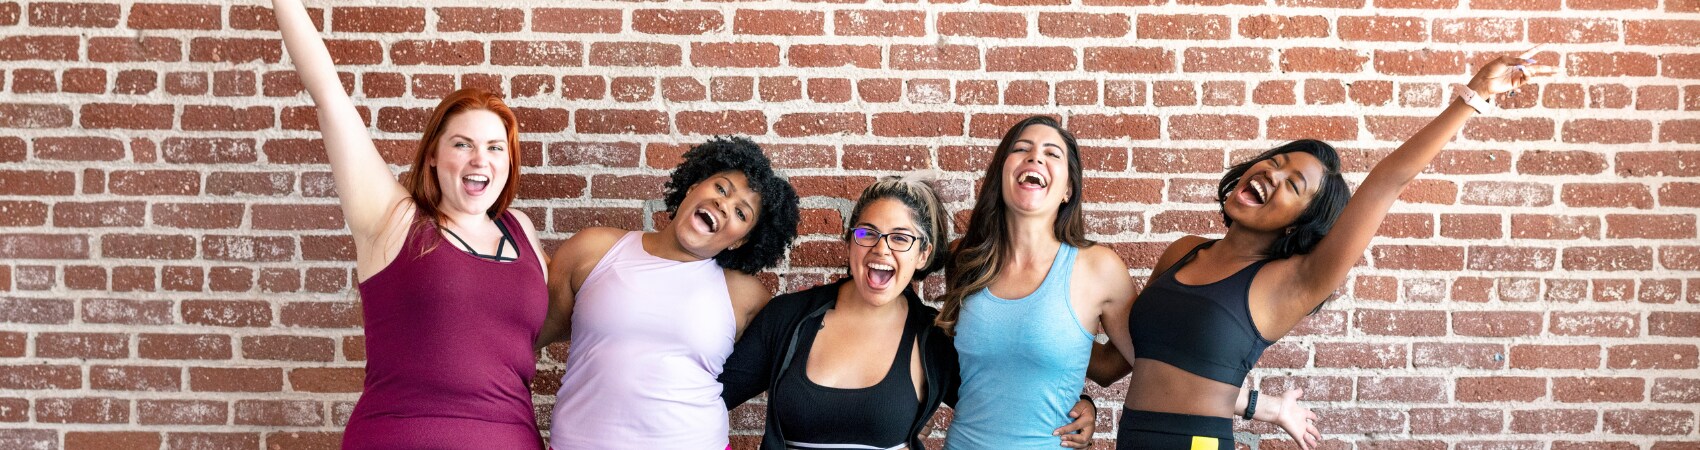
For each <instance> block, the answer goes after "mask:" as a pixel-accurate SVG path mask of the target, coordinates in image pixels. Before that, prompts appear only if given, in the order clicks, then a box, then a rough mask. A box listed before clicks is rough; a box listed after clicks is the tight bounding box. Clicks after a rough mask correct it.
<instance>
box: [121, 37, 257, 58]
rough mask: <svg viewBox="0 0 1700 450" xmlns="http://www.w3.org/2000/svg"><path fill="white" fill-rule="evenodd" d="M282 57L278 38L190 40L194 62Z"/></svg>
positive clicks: (208, 38)
mask: <svg viewBox="0 0 1700 450" xmlns="http://www.w3.org/2000/svg"><path fill="white" fill-rule="evenodd" d="M91 47H92V45H91ZM282 59H283V44H282V42H279V41H278V40H277V39H242V38H210V37H200V38H195V39H194V40H191V41H189V61H192V62H214V63H216V62H229V63H245V62H250V61H254V60H259V61H263V62H267V63H273V64H275V63H277V62H279V61H281V60H282Z"/></svg>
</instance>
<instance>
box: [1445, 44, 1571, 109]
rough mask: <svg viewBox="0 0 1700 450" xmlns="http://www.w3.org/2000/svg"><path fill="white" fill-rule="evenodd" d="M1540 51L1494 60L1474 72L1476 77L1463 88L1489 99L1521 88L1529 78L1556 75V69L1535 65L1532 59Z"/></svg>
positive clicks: (1537, 49)
mask: <svg viewBox="0 0 1700 450" xmlns="http://www.w3.org/2000/svg"><path fill="white" fill-rule="evenodd" d="M1540 49H1541V48H1540V47H1539V46H1536V47H1535V48H1531V49H1529V50H1528V51H1525V52H1523V54H1521V55H1517V56H1505V57H1501V58H1499V59H1495V60H1493V62H1489V63H1488V64H1487V65H1486V66H1482V70H1479V71H1476V76H1475V77H1472V78H1470V82H1469V83H1466V84H1465V86H1467V87H1469V88H1470V89H1471V90H1473V91H1476V95H1480V96H1482V97H1483V98H1489V97H1492V96H1493V95H1495V94H1499V93H1502V92H1508V91H1511V90H1513V89H1517V88H1518V87H1521V86H1523V84H1524V83H1527V82H1529V78H1530V77H1535V76H1545V75H1552V74H1555V73H1558V68H1556V67H1553V66H1548V65H1541V64H1535V60H1534V59H1533V58H1534V56H1535V53H1536V52H1539V51H1540Z"/></svg>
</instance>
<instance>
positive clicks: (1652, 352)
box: [1606, 324, 1700, 370]
mask: <svg viewBox="0 0 1700 450" xmlns="http://www.w3.org/2000/svg"><path fill="white" fill-rule="evenodd" d="M1649 325H1650V324H1649ZM1606 355H1607V356H1606V367H1607V368H1610V369H1688V370H1693V369H1695V368H1696V367H1700V365H1697V364H1696V361H1697V360H1700V350H1697V348H1696V347H1695V346H1694V345H1688V344H1633V345H1618V346H1613V347H1611V348H1610V349H1608V350H1607V353H1606Z"/></svg>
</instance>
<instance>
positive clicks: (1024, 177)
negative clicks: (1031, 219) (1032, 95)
mask: <svg viewBox="0 0 1700 450" xmlns="http://www.w3.org/2000/svg"><path fill="white" fill-rule="evenodd" d="M1068 163H1069V154H1068V145H1067V143H1066V142H1064V141H1063V137H1062V134H1061V133H1058V132H1057V130H1056V129H1055V128H1051V127H1049V126H1044V125H1028V126H1027V128H1025V129H1023V130H1021V134H1020V135H1019V137H1017V138H1016V140H1015V142H1014V143H1013V144H1012V145H1010V148H1009V153H1006V154H1004V161H1003V180H1002V181H1003V201H1004V204H1005V205H1007V206H1008V207H1009V209H1010V212H1013V213H1017V214H1034V215H1055V214H1056V212H1057V209H1058V208H1060V207H1061V206H1062V204H1063V202H1065V201H1067V200H1068V198H1069V196H1070V195H1073V193H1072V192H1069V190H1070V188H1069V182H1070V180H1069V178H1068V172H1069V170H1068Z"/></svg>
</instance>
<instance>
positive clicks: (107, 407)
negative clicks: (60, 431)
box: [35, 397, 130, 423]
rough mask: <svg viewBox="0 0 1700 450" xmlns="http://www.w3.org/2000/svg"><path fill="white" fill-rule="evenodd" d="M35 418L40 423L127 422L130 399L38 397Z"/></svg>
mask: <svg viewBox="0 0 1700 450" xmlns="http://www.w3.org/2000/svg"><path fill="white" fill-rule="evenodd" d="M35 418H36V421H37V422H41V423H128V422H129V421H130V401H129V400H122V399H116V398H104V397H97V398H39V399H36V400H35Z"/></svg>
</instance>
